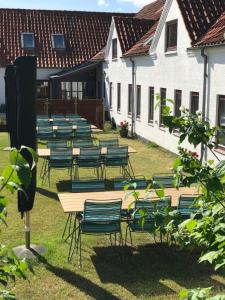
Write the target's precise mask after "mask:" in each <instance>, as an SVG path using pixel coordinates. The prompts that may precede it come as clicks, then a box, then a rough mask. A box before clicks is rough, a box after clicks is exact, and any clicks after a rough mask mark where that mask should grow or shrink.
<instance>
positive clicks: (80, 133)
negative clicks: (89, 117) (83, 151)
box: [75, 128, 92, 139]
mask: <svg viewBox="0 0 225 300" xmlns="http://www.w3.org/2000/svg"><path fill="white" fill-rule="evenodd" d="M91 133H92V132H91V129H90V128H82V129H79V128H77V129H76V132H75V137H76V138H77V139H79V138H81V139H82V138H87V139H88V138H89V139H91Z"/></svg>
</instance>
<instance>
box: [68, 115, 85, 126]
mask: <svg viewBox="0 0 225 300" xmlns="http://www.w3.org/2000/svg"><path fill="white" fill-rule="evenodd" d="M69 122H70V123H71V124H72V125H77V126H85V125H87V124H88V123H87V121H86V120H83V119H81V118H80V117H79V118H70V119H69Z"/></svg>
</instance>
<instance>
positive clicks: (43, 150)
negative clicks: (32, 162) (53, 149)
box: [37, 146, 137, 158]
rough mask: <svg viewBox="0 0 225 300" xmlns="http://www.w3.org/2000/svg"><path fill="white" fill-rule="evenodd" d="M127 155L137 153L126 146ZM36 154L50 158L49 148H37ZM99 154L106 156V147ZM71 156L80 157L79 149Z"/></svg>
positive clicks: (74, 150) (74, 149)
mask: <svg viewBox="0 0 225 300" xmlns="http://www.w3.org/2000/svg"><path fill="white" fill-rule="evenodd" d="M128 153H129V154H132V153H137V151H136V150H135V149H134V148H132V147H130V146H128ZM37 154H38V156H39V157H43V158H47V157H49V156H50V149H49V148H39V149H38V150H37ZM101 154H102V155H105V154H107V147H102V148H101ZM73 155H74V156H78V155H80V148H73Z"/></svg>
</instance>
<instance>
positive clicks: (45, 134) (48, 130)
mask: <svg viewBox="0 0 225 300" xmlns="http://www.w3.org/2000/svg"><path fill="white" fill-rule="evenodd" d="M53 137H54V131H53V127H52V126H38V129H37V139H39V140H49V139H52V138H53Z"/></svg>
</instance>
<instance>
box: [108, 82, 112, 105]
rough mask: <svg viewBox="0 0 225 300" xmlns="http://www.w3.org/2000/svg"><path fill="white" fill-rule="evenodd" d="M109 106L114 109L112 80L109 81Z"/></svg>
mask: <svg viewBox="0 0 225 300" xmlns="http://www.w3.org/2000/svg"><path fill="white" fill-rule="evenodd" d="M109 108H110V109H112V82H110V83H109Z"/></svg>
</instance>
